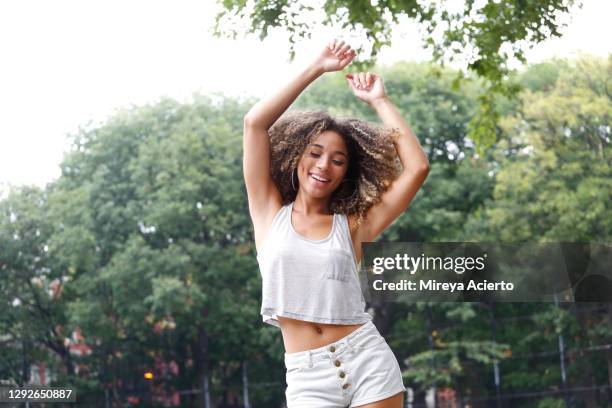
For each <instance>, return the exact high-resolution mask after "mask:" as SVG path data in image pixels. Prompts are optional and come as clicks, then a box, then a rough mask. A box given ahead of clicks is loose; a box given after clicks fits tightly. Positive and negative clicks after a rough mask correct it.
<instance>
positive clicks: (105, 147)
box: [0, 2, 612, 408]
mask: <svg viewBox="0 0 612 408" xmlns="http://www.w3.org/2000/svg"><path fill="white" fill-rule="evenodd" d="M517 3H518V2H517ZM376 69H377V71H376V72H378V73H380V75H382V77H383V78H384V80H385V85H386V89H387V91H388V93H389V95H390V98H391V99H392V100H393V101H394V103H395V104H396V106H397V107H398V109H399V110H400V111H401V112H402V113H403V115H404V116H405V117H406V119H407V121H408V122H409V123H410V125H411V126H412V128H413V130H414V131H415V134H416V135H417V136H418V138H419V140H420V142H421V144H422V146H423V148H424V150H425V152H426V153H427V155H428V157H429V161H430V163H431V172H430V174H429V177H428V178H427V180H426V182H425V184H424V186H423V188H422V189H421V190H420V191H419V193H418V195H417V196H416V198H415V199H414V201H413V202H412V203H411V205H410V208H409V209H408V210H407V211H406V212H405V213H404V214H403V215H402V216H401V217H400V218H399V219H398V220H397V221H396V222H395V223H394V224H393V225H392V226H391V227H390V228H389V229H388V230H387V231H386V232H385V233H384V234H383V236H382V237H381V238H380V241H393V242H400V241H427V242H436V241H489V242H544V241H584V242H600V243H610V242H611V241H612V240H611V237H612V209H611V207H612V197H611V194H612V177H611V176H612V173H611V170H610V168H611V160H612V152H611V149H610V114H611V112H612V104H611V97H612V95H611V94H610V89H612V88H611V84H610V78H611V77H612V76H611V75H610V73H611V72H612V57H609V58H608V59H602V58H595V57H591V56H588V55H584V56H582V57H581V58H579V59H576V60H550V61H547V62H543V63H541V64H536V65H531V66H529V67H528V68H527V69H526V70H525V71H523V72H514V71H513V72H511V73H510V75H509V78H508V81H510V83H511V84H512V85H513V86H514V85H516V86H520V87H521V88H522V89H523V90H522V91H521V92H520V93H519V94H518V95H517V96H516V97H515V98H514V97H513V98H508V97H506V96H503V95H496V96H495V99H494V103H495V109H496V110H497V111H498V112H500V117H499V120H498V121H497V122H496V125H495V126H496V127H495V132H496V134H497V135H498V136H499V137H498V140H497V142H496V143H495V144H494V145H493V146H492V147H491V148H490V149H487V150H486V151H485V152H484V154H478V153H477V152H476V149H475V142H474V140H473V139H471V138H469V137H468V129H469V123H470V121H471V120H472V118H473V117H474V115H476V114H477V111H478V109H479V103H478V98H479V95H480V94H481V93H482V92H483V91H484V90H485V89H486V86H485V85H483V83H482V81H481V80H480V79H479V78H471V79H466V80H465V83H464V84H463V85H462V87H461V89H455V88H453V81H454V80H455V78H456V75H457V72H455V71H452V70H450V69H448V68H442V69H440V70H439V72H438V74H432V73H431V72H432V69H431V65H430V64H426V63H419V64H417V63H408V62H403V63H397V64H395V65H393V66H389V67H381V68H376ZM254 102H255V100H237V99H233V98H229V97H227V98H226V97H221V98H218V97H213V96H211V95H194V97H193V101H192V102H190V103H185V104H181V103H178V102H176V101H173V100H170V99H162V100H161V101H159V102H158V103H154V104H151V105H145V106H139V107H135V108H132V109H130V110H124V111H121V112H119V113H118V114H117V115H115V116H114V117H112V118H111V119H109V120H108V121H107V122H106V123H105V124H103V125H102V126H99V127H96V128H91V127H87V126H84V127H82V128H81V130H80V132H78V134H74V135H72V136H71V137H72V149H71V151H70V152H69V153H68V154H67V155H66V156H65V158H64V160H63V162H62V164H61V169H62V175H61V177H60V178H59V179H58V180H56V181H55V182H53V183H50V184H49V185H48V186H47V188H45V189H40V188H36V187H31V186H22V187H18V188H14V189H12V190H11V191H10V192H9V194H8V195H7V198H6V199H4V200H2V201H0V302H1V305H0V307H1V308H2V313H0V380H3V381H5V382H14V383H16V384H23V383H27V382H28V381H33V378H32V377H33V376H36V375H37V376H38V379H39V380H40V376H41V373H43V372H44V374H45V377H46V381H47V383H49V384H53V385H55V386H59V385H61V384H65V385H73V386H75V387H76V388H77V396H78V401H79V406H134V405H139V406H172V405H168V404H172V403H174V402H176V395H177V394H178V395H179V399H180V404H181V406H210V407H213V406H214V407H238V406H241V407H242V406H246V405H244V401H243V395H244V390H245V389H247V390H248V395H249V400H250V404H251V406H253V407H280V406H282V404H283V402H284V391H285V378H284V365H283V359H282V358H283V352H284V348H283V344H282V338H281V335H280V331H279V330H278V329H277V328H274V327H270V326H267V325H264V324H263V323H262V321H261V317H260V315H259V307H260V290H261V279H260V275H259V269H258V265H257V262H256V259H255V247H254V243H253V233H252V225H251V222H250V219H249V213H248V205H247V201H246V192H245V187H244V183H243V177H242V164H241V163H242V118H243V115H244V114H245V113H246V112H247V111H248V109H249V108H250V106H251V105H252V104H253V103H254ZM293 108H302V109H326V110H328V111H330V112H331V113H332V114H334V115H339V116H351V117H357V118H360V119H366V120H371V121H375V122H377V121H378V119H377V118H376V117H375V116H374V115H373V112H372V111H370V110H368V109H367V107H366V106H365V105H364V104H363V103H360V102H359V101H357V100H356V99H355V98H354V97H353V96H352V94H351V92H350V90H349V89H348V87H346V84H345V81H344V79H343V77H342V74H329V75H328V76H325V77H322V78H321V79H320V80H318V81H317V82H316V83H314V84H312V85H311V86H310V87H309V88H308V89H307V90H306V91H305V92H304V93H303V94H302V95H301V96H300V98H299V99H298V100H297V101H296V102H295V104H294V106H293V107H292V109H293ZM373 313H374V315H375V323H376V324H377V326H378V328H379V330H380V331H381V333H382V334H383V335H384V336H385V337H386V338H387V341H388V342H389V344H390V345H391V347H392V349H393V351H394V352H395V353H396V355H397V357H398V359H399V361H400V363H401V367H402V369H403V370H404V375H405V381H406V384H407V385H408V386H410V387H411V388H412V389H413V390H414V398H415V405H414V406H415V407H416V406H424V405H423V404H424V400H425V397H426V394H427V392H428V390H431V389H433V388H434V387H435V389H437V390H438V391H440V390H446V391H448V390H452V392H453V393H455V394H454V395H455V398H456V399H457V401H460V402H461V403H462V404H468V403H469V404H470V406H474V407H477V406H504V407H506V406H507V407H509V406H521V407H539V408H543V407H553V406H566V405H565V404H573V405H571V406H576V407H603V406H610V405H609V404H611V402H610V401H611V395H612V388H611V386H612V305H610V304H601V303H586V304H560V305H554V304H545V303H539V304H528V303H514V304H510V303H508V304H494V305H491V304H489V305H486V304H477V303H431V304H425V303H419V304H413V305H403V304H388V305H387V306H386V307H385V308H382V309H376V310H374V311H373ZM560 342H562V345H563V347H562V351H560ZM561 352H562V354H560V353H561ZM560 359H561V360H562V361H563V364H564V366H565V371H566V372H565V376H566V380H565V381H563V375H562V372H561V370H562V368H561V365H560ZM43 366H44V369H43V368H42V367H43ZM147 372H149V373H151V375H153V378H152V379H146V378H144V374H145V373H147ZM496 372H497V373H498V375H497V376H496V375H495V373H496ZM496 378H497V380H496ZM438 398H442V397H438ZM497 401H499V403H500V404H502V405H497ZM419 404H420V405H419ZM606 404H608V405H606ZM461 406H462V405H461ZM568 406H569V405H568Z"/></svg>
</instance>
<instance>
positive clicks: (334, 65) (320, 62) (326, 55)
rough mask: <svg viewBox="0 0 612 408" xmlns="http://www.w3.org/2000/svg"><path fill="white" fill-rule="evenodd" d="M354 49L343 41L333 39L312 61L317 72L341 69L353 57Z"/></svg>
mask: <svg viewBox="0 0 612 408" xmlns="http://www.w3.org/2000/svg"><path fill="white" fill-rule="evenodd" d="M355 55H356V53H355V50H353V49H351V46H350V45H348V44H345V43H344V41H336V39H333V40H332V41H330V42H329V44H327V46H326V47H325V48H324V49H323V50H322V51H321V53H320V54H319V55H318V56H317V57H316V58H315V60H314V61H313V63H312V64H313V65H314V67H315V69H317V70H318V71H319V72H322V73H325V72H334V71H341V70H343V69H344V67H346V66H347V65H348V64H349V63H350V62H351V61H352V60H353V58H355Z"/></svg>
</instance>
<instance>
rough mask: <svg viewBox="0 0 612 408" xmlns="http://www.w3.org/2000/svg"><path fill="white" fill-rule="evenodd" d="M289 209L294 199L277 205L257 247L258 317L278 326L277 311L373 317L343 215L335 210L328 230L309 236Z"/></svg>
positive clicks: (305, 316)
mask: <svg viewBox="0 0 612 408" xmlns="http://www.w3.org/2000/svg"><path fill="white" fill-rule="evenodd" d="M292 210H293V203H290V204H287V205H285V206H283V207H281V209H280V210H279V211H278V213H277V214H276V216H275V217H274V219H273V220H272V224H271V225H270V229H269V232H268V235H267V236H266V239H265V242H264V243H263V245H262V248H260V250H259V252H258V253H257V261H258V262H259V269H260V272H261V277H262V304H261V315H262V319H263V321H264V322H265V323H268V324H271V325H273V326H276V327H280V325H279V323H278V319H277V316H284V317H289V318H292V319H298V320H304V321H309V322H315V323H329V324H358V323H366V322H368V321H370V320H372V316H371V315H370V314H368V313H366V312H365V300H364V297H363V293H362V292H361V286H360V283H359V276H358V272H357V271H358V269H357V264H356V262H355V253H354V251H353V244H352V242H351V234H350V230H349V225H348V218H347V216H346V215H344V214H334V216H333V223H332V229H331V231H330V233H329V235H328V236H327V237H326V238H323V239H320V240H313V239H308V238H306V237H304V236H302V235H300V234H299V233H298V232H297V231H295V229H294V228H293V225H292V224H291V213H292Z"/></svg>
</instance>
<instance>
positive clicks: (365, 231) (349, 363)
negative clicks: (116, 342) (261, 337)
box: [243, 40, 429, 408]
mask: <svg viewBox="0 0 612 408" xmlns="http://www.w3.org/2000/svg"><path fill="white" fill-rule="evenodd" d="M354 57H355V52H354V50H352V49H351V47H350V46H349V45H348V44H345V43H344V41H336V40H333V41H331V42H330V43H329V44H328V45H327V46H326V47H325V48H324V49H323V50H322V52H321V53H320V54H319V55H318V56H317V57H316V58H315V59H314V60H313V61H312V63H311V64H309V65H308V66H307V67H306V68H305V69H304V70H303V71H302V72H300V73H299V75H297V76H296V77H295V78H294V79H293V80H292V81H291V82H290V83H289V84H288V85H286V86H285V87H283V88H282V89H281V90H280V91H279V92H278V93H276V94H274V95H272V96H270V97H268V98H266V99H263V100H261V101H259V102H258V103H257V104H255V105H254V106H253V107H252V108H251V109H250V111H249V112H248V113H247V115H246V116H245V117H244V162H243V164H244V178H245V183H246V188H247V194H248V200H249V211H250V214H251V219H252V221H253V226H254V231H255V246H256V248H257V259H258V261H259V265H260V269H261V273H262V278H263V287H262V292H263V293H262V295H263V296H262V309H261V314H262V317H263V320H264V322H266V323H269V324H272V325H274V326H277V327H280V329H281V332H282V336H283V342H284V346H285V350H286V352H285V365H286V367H287V373H286V379H287V389H286V396H287V406H288V407H289V408H292V407H347V406H350V407H357V406H359V407H368V408H375V407H376V408H386V407H389V408H391V407H393V408H396V407H397V408H399V407H402V406H403V391H404V390H405V387H404V385H403V381H402V377H401V371H400V368H399V364H398V363H397V360H396V359H395V356H394V354H393V352H392V351H391V349H390V348H389V346H388V345H387V343H386V342H385V340H384V338H383V337H382V336H381V335H380V333H379V332H378V331H377V329H376V327H375V326H374V324H373V323H372V316H370V315H369V314H368V313H366V312H365V301H364V299H363V295H362V293H361V289H360V286H359V280H358V273H357V271H358V267H357V265H358V264H359V263H360V259H361V242H364V241H374V240H375V239H376V237H378V236H379V235H380V234H381V233H382V232H383V231H384V230H385V229H386V228H387V227H388V226H389V225H390V224H391V223H392V222H393V221H394V220H395V219H396V218H397V217H398V216H399V215H400V214H401V213H402V212H404V211H405V210H406V208H407V207H408V204H409V203H410V201H411V200H412V198H413V197H414V196H415V194H416V193H417V191H418V189H419V188H420V186H421V185H422V184H423V182H424V180H425V178H426V177H427V174H428V172H429V163H428V160H427V156H426V155H425V154H424V153H423V151H422V149H421V146H420V144H419V142H418V140H417V138H416V137H415V136H414V134H413V133H412V130H411V129H410V127H409V126H408V124H407V123H406V122H405V121H404V119H403V118H402V117H401V116H400V114H399V112H398V111H397V109H396V108H395V106H394V105H393V104H392V103H391V101H390V100H389V98H388V97H387V95H386V93H385V89H384V86H383V82H382V78H380V77H379V76H377V75H375V74H372V73H369V72H368V73H357V74H354V75H353V74H348V75H346V79H347V82H348V84H349V86H350V87H351V89H352V91H353V93H354V94H355V96H356V97H357V98H359V99H361V100H362V101H363V102H365V103H366V104H368V105H369V106H370V107H371V108H372V109H374V110H375V111H376V113H377V114H378V115H379V117H380V118H381V120H382V121H383V123H384V125H385V126H384V127H378V126H375V125H372V124H369V123H367V122H362V121H358V120H352V119H334V118H331V117H330V116H329V115H328V114H326V113H325V112H300V111H297V112H291V113H287V114H284V113H285V111H286V110H287V109H288V107H289V106H290V105H291V103H292V102H293V101H294V100H295V99H296V98H297V96H298V95H299V94H300V93H301V92H302V91H303V90H304V89H305V88H306V87H307V86H308V85H309V84H310V83H311V82H312V81H314V80H315V79H317V78H318V77H319V76H321V75H323V74H324V73H326V72H334V71H340V70H342V69H344V68H345V67H346V66H347V65H348V64H349V63H350V62H351V61H352V60H353V58H354ZM283 114H284V115H283ZM281 115H282V117H281ZM398 156H399V161H401V166H400V165H399V164H400V163H399V162H398V161H397V158H398Z"/></svg>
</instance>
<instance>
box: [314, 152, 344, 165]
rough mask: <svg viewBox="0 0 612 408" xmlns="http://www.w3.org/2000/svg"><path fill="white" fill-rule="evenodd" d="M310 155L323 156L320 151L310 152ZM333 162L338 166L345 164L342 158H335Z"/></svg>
mask: <svg viewBox="0 0 612 408" xmlns="http://www.w3.org/2000/svg"><path fill="white" fill-rule="evenodd" d="M310 156H312V157H315V158H318V157H321V155H320V154H318V153H310ZM333 162H334V164H335V165H337V166H342V165H343V164H344V162H343V161H340V160H334V161H333Z"/></svg>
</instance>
